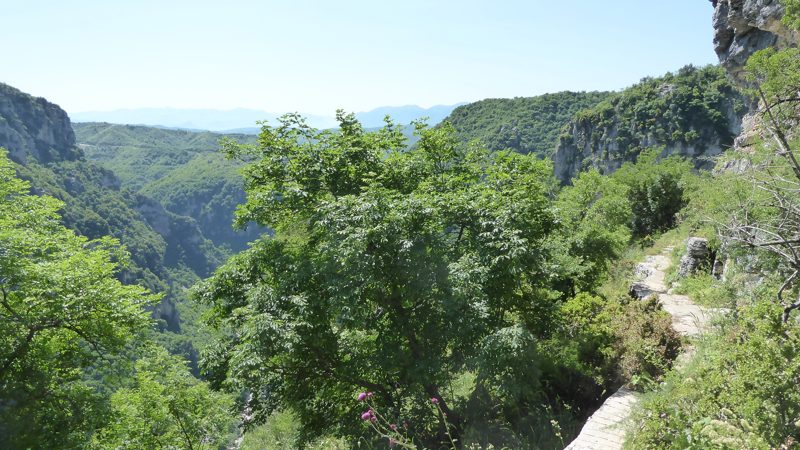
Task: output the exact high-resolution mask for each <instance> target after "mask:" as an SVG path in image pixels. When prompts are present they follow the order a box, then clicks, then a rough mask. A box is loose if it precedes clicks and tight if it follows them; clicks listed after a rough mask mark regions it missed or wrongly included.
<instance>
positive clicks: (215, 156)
mask: <svg viewBox="0 0 800 450" xmlns="http://www.w3.org/2000/svg"><path fill="white" fill-rule="evenodd" d="M74 129H75V134H76V136H77V141H78V146H79V147H80V148H81V149H82V150H83V151H84V152H85V153H86V157H87V158H88V159H89V160H92V161H95V162H96V163H98V164H101V165H102V166H103V167H106V168H109V169H111V170H113V171H114V173H116V174H117V175H118V176H119V178H120V181H121V184H122V186H123V187H125V188H129V189H131V190H133V191H136V192H139V193H142V194H144V195H147V196H148V197H150V198H153V199H155V200H158V201H159V202H160V203H161V204H162V205H163V206H164V207H165V208H166V209H167V210H168V211H170V212H172V213H175V214H178V215H181V216H188V217H191V218H193V219H194V220H196V221H197V223H198V225H199V226H200V229H201V231H202V232H203V235H204V236H206V237H208V238H209V239H211V240H212V241H213V242H214V244H215V245H220V246H225V247H228V248H230V249H232V250H235V251H238V250H242V249H244V248H245V247H246V244H247V243H248V242H250V241H252V240H254V239H255V238H256V237H257V236H258V235H259V234H260V233H262V232H263V231H264V230H262V229H260V228H258V227H255V226H252V227H249V228H248V230H245V231H235V230H233V228H232V226H231V224H232V222H233V211H234V209H235V208H236V205H237V204H239V203H242V202H243V201H244V190H243V189H242V178H241V176H240V175H239V173H238V167H239V166H238V165H237V164H236V163H234V162H231V161H227V160H226V159H225V158H224V157H223V156H222V155H221V154H219V139H220V138H221V137H223V136H226V137H228V138H231V139H235V140H237V141H239V142H243V143H252V142H254V141H255V136H247V135H241V134H239V135H221V134H216V133H211V132H207V131H204V132H194V131H184V130H168V129H163V128H153V127H145V126H132V125H113V124H107V123H78V124H75V125H74Z"/></svg>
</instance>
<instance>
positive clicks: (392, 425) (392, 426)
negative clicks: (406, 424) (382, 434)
mask: <svg viewBox="0 0 800 450" xmlns="http://www.w3.org/2000/svg"><path fill="white" fill-rule="evenodd" d="M389 428H391V429H392V431H397V424H394V423H393V424H391V425H389Z"/></svg>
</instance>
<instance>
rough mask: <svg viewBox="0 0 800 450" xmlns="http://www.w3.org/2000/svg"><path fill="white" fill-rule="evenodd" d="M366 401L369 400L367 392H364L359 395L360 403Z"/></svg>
mask: <svg viewBox="0 0 800 450" xmlns="http://www.w3.org/2000/svg"><path fill="white" fill-rule="evenodd" d="M366 399H367V393H366V392H362V393H360V394H358V401H360V402H363V401H364V400H366Z"/></svg>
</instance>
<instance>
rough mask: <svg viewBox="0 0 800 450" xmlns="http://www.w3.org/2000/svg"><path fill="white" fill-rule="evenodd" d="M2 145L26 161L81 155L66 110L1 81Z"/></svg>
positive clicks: (0, 128) (18, 160) (51, 159)
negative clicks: (29, 159)
mask: <svg viewBox="0 0 800 450" xmlns="http://www.w3.org/2000/svg"><path fill="white" fill-rule="evenodd" d="M0 146H3V147H6V148H7V149H8V150H9V155H10V156H11V158H12V159H13V160H15V161H17V162H24V161H25V160H26V159H27V157H28V156H29V155H30V156H32V157H33V158H35V159H36V160H38V161H42V162H50V161H58V160H74V159H76V158H78V157H79V156H80V154H81V153H80V151H79V150H78V149H77V147H75V133H73V131H72V127H71V126H70V122H69V117H68V116H67V113H66V112H64V110H62V109H61V108H59V107H58V106H57V105H54V104H53V103H50V102H48V101H47V100H45V99H43V98H37V97H32V96H30V95H28V94H25V93H23V92H21V91H19V90H17V89H14V88H13V87H11V86H9V85H7V84H3V83H0Z"/></svg>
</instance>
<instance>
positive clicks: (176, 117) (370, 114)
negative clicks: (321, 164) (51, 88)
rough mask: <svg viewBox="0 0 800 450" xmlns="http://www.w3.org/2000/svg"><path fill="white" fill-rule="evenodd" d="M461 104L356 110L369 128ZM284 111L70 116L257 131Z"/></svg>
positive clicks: (433, 117) (315, 122)
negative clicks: (386, 120)
mask: <svg viewBox="0 0 800 450" xmlns="http://www.w3.org/2000/svg"><path fill="white" fill-rule="evenodd" d="M462 104H463V103H458V104H455V105H436V106H432V107H430V108H422V107H420V106H416V105H405V106H381V107H378V108H375V109H373V110H370V111H363V112H359V113H356V117H357V118H358V119H359V120H360V121H361V123H362V124H363V125H364V126H365V127H367V128H371V127H379V126H381V125H383V118H384V117H385V116H386V115H389V116H391V117H392V119H393V120H395V121H396V122H398V123H401V124H408V123H410V122H411V121H413V120H417V119H420V118H423V117H427V118H428V123H429V124H431V125H434V124H437V123H439V122H441V121H442V120H443V119H444V118H445V117H447V116H448V115H449V114H450V113H451V112H452V111H453V109H455V108H456V107H457V106H459V105H462ZM281 114H282V113H274V112H267V111H260V110H256V109H246V108H236V109H231V110H218V109H181V108H136V109H118V110H114V111H87V112H72V113H70V118H71V119H72V121H73V122H108V123H116V124H133V125H149V126H160V127H166V128H180V129H187V130H209V131H224V132H237V133H247V134H256V133H258V127H257V126H256V122H257V121H260V120H269V121H274V120H275V119H276V118H278V117H279V116H281ZM301 114H302V115H303V116H305V117H306V119H307V120H308V123H309V125H311V126H312V127H314V128H321V129H322V128H333V127H336V125H337V124H336V119H335V117H334V116H333V114H331V115H330V116H323V115H315V114H305V113H301Z"/></svg>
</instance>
